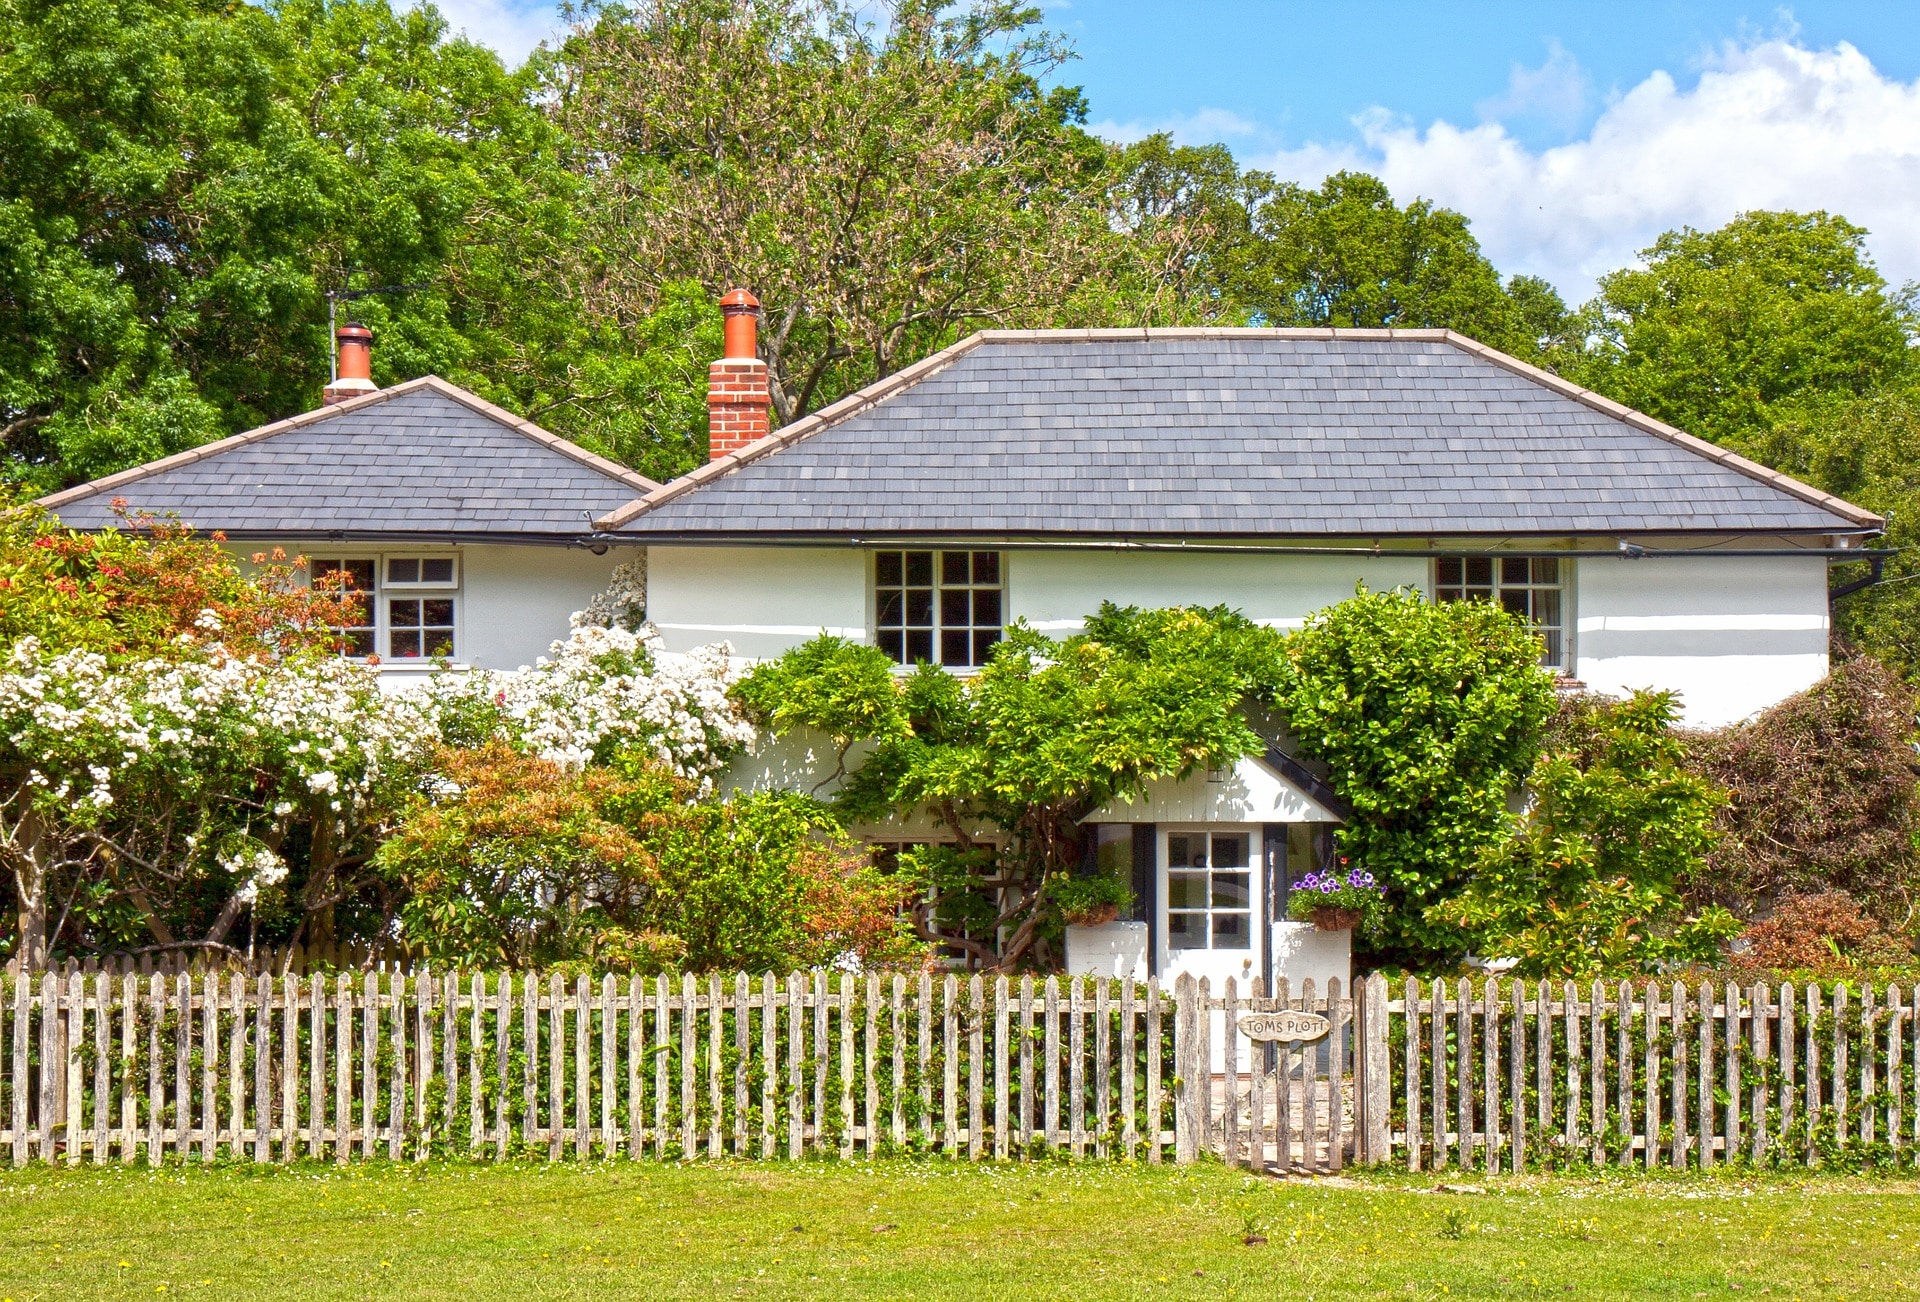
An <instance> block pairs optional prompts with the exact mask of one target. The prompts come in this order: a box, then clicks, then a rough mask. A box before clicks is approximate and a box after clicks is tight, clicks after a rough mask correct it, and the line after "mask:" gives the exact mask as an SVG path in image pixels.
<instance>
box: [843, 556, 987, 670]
mask: <svg viewBox="0 0 1920 1302" xmlns="http://www.w3.org/2000/svg"><path fill="white" fill-rule="evenodd" d="M873 596H874V636H875V639H876V640H877V642H878V644H879V647H880V649H881V650H882V651H885V652H886V653H887V654H888V655H889V656H891V657H893V659H894V661H895V662H896V663H898V664H903V665H911V664H918V663H920V662H921V661H923V660H924V661H928V662H929V663H932V664H938V665H948V666H953V667H956V668H972V667H974V666H977V665H983V664H985V663H986V662H987V655H988V653H989V652H990V651H991V650H992V648H993V644H994V643H996V642H998V641H999V640H1000V636H1001V633H1002V632H1003V630H1004V629H1005V623H1004V620H1003V611H1002V601H1001V597H1002V587H1001V579H1000V553H999V552H937V551H925V552H905V551H902V552H876V553H875V554H874V558H873Z"/></svg>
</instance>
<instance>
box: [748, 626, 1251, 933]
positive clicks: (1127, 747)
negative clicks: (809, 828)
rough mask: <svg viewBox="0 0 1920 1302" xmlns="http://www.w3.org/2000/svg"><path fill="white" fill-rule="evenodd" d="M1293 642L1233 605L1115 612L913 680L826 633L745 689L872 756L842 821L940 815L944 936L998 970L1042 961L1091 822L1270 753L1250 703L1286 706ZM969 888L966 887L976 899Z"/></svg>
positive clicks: (753, 676)
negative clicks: (971, 666) (1115, 806)
mask: <svg viewBox="0 0 1920 1302" xmlns="http://www.w3.org/2000/svg"><path fill="white" fill-rule="evenodd" d="M1279 647H1280V635H1279V634H1277V633H1275V632H1274V631H1273V630H1271V629H1267V628H1263V627H1261V626H1259V625H1256V624H1253V623H1252V622H1250V621H1248V620H1246V619H1245V618H1243V617H1241V616H1239V615H1236V614H1233V613H1232V612H1230V611H1227V610H1224V609H1210V610H1186V609H1179V608H1175V609H1169V610H1149V611H1143V610H1139V609H1135V608H1132V607H1115V606H1112V605H1106V606H1103V607H1102V608H1101V609H1100V611H1099V612H1098V613H1097V614H1096V615H1094V616H1093V617H1092V618H1090V619H1089V620H1088V621H1087V624H1086V629H1085V631H1084V632H1081V633H1077V634H1075V635H1073V636H1071V637H1068V638H1065V639H1061V640H1058V641H1056V640H1053V639H1050V638H1046V637H1042V636H1041V635H1039V634H1037V633H1034V632H1032V631H1031V630H1028V629H1025V628H1015V629H1014V630H1012V631H1011V632H1010V633H1009V635H1008V638H1007V640H1006V641H1005V642H1003V643H1002V644H1000V645H999V646H998V647H996V648H995V649H994V653H993V657H992V659H991V660H990V662H989V663H988V664H987V665H986V667H985V668H984V669H982V670H981V672H980V674H979V675H978V676H977V677H974V678H971V679H964V680H963V679H959V678H956V677H954V676H953V675H951V674H949V673H947V672H946V671H944V670H941V669H938V668H935V667H932V666H927V665H923V666H921V667H920V669H919V670H918V671H917V672H915V673H913V674H912V675H910V676H908V677H907V678H906V679H905V680H904V681H902V680H899V679H897V678H896V677H895V676H894V674H893V673H892V663H891V661H889V660H888V659H887V657H886V656H885V655H884V654H883V653H882V652H880V651H879V650H877V649H875V648H872V647H861V646H855V645H853V644H851V643H848V642H845V641H842V640H840V639H837V638H831V637H824V636H823V637H821V638H818V639H815V640H814V641H813V642H811V643H808V644H807V645H805V646H803V647H800V648H796V649H795V650H794V651H791V652H789V653H787V655H785V656H783V657H782V658H781V659H779V660H775V661H769V662H767V663H765V664H762V665H760V666H758V667H757V668H756V669H754V670H753V672H752V673H750V674H749V675H748V676H747V678H746V679H745V680H744V681H743V682H742V684H741V685H740V687H739V688H738V689H737V695H738V697H739V699H740V700H741V702H742V704H743V706H745V707H746V708H747V709H748V710H749V711H750V712H751V713H753V714H754V715H755V716H756V717H757V718H759V719H760V720H761V721H762V722H763V724H764V725H765V726H767V727H768V728H769V729H770V730H772V731H773V732H775V733H784V732H794V731H803V730H811V731H813V732H815V733H817V734H822V735H825V736H827V737H830V738H832V739H834V741H835V742H836V743H837V744H839V746H840V748H841V753H842V755H843V756H845V755H846V754H848V753H849V752H850V750H851V748H852V746H853V744H854V743H859V744H860V754H859V756H858V757H857V758H858V763H857V765H856V766H854V767H853V771H852V773H851V775H850V776H849V778H848V780H847V781H846V782H845V784H844V785H843V786H842V787H841V788H840V789H839V790H838V791H837V792H836V793H835V794H834V804H835V806H836V808H837V809H838V811H839V812H840V814H841V815H842V816H843V817H846V818H849V819H861V820H873V819H878V818H882V817H885V816H886V815H887V814H890V813H907V812H915V811H924V812H925V813H926V814H928V815H929V816H931V817H932V818H933V819H934V820H935V821H937V822H938V823H939V824H940V825H941V826H942V827H943V828H944V829H945V830H946V831H947V832H948V833H949V835H950V836H951V837H952V838H953V840H954V843H955V845H956V847H957V848H956V849H955V850H953V851H950V852H946V853H945V854H943V855H935V856H922V857H921V860H920V865H919V866H920V867H922V868H923V869H924V870H927V871H932V872H938V873H942V874H945V875H944V876H942V877H941V878H940V879H939V880H937V881H936V882H935V883H934V884H935V885H936V886H938V887H940V888H941V889H940V894H941V897H942V899H943V901H944V904H943V907H944V909H945V910H946V916H945V917H944V918H943V920H942V921H943V922H944V924H945V925H944V926H943V927H942V928H941V929H939V930H938V931H937V933H936V931H935V929H934V928H933V927H931V926H930V925H928V923H929V920H928V918H927V916H926V910H925V909H924V908H923V910H922V917H921V921H922V924H923V926H925V927H926V929H927V935H928V938H929V939H935V938H937V939H939V940H941V941H942V942H943V943H946V944H949V945H953V946H955V947H957V948H959V949H962V950H963V951H965V952H967V953H968V954H969V955H970V956H971V957H972V959H973V961H975V962H978V963H980V964H982V965H985V966H996V967H1007V966H1013V965H1015V964H1018V963H1021V962H1023V961H1028V959H1029V956H1030V954H1031V953H1032V952H1034V951H1035V948H1036V946H1037V945H1039V944H1040V942H1041V941H1042V940H1043V938H1044V937H1045V936H1046V935H1047V934H1048V933H1049V932H1050V931H1051V930H1052V929H1053V928H1055V927H1057V926H1058V924H1059V920H1060V911H1061V905H1062V900H1063V897H1064V898H1065V899H1067V900H1069V901H1077V902H1079V903H1087V902H1089V901H1087V900H1086V899H1085V898H1084V897H1085V895H1086V892H1085V890H1084V889H1083V888H1080V887H1077V886H1075V885H1074V884H1073V883H1074V882H1075V880H1076V873H1077V872H1078V871H1079V869H1080V868H1081V865H1082V863H1083V862H1084V829H1083V828H1082V826H1081V823H1080V820H1081V819H1083V818H1084V817H1085V816H1086V815H1088V814H1090V813H1092V812H1093V811H1094V810H1096V809H1098V808H1100V807H1101V806H1102V805H1104V804H1106V803H1107V802H1109V801H1111V800H1115V799H1119V798H1123V797H1130V796H1134V795H1138V794H1139V793H1140V792H1141V791H1142V790H1143V789H1144V787H1145V784H1146V783H1147V782H1148V781H1149V780H1150V779H1153V778H1156V777H1162V776H1170V777H1183V776H1185V775H1187V774H1188V773H1190V772H1192V771H1193V770H1194V769H1195V768H1197V767H1199V766H1201V765H1203V764H1206V765H1222V764H1228V763H1231V762H1232V761H1234V760H1235V759H1237V758H1239V757H1240V756H1242V755H1248V754H1255V753H1258V752H1259V751H1260V750H1262V749H1263V748H1264V747H1265V744H1266V743H1265V741H1264V740H1263V739H1262V738H1261V737H1260V735H1259V734H1258V733H1257V732H1255V731H1254V729H1253V727H1252V726H1251V724H1250V723H1249V722H1248V720H1247V717H1246V715H1245V714H1244V713H1243V706H1244V705H1246V704H1247V703H1249V702H1254V703H1259V702H1263V701H1264V702H1271V700H1272V699H1273V693H1274V691H1275V689H1276V687H1277V684H1278V683H1279V681H1280V676H1281V673H1282V666H1281V660H1280V650H1279ZM958 897H965V898H964V899H962V898H958Z"/></svg>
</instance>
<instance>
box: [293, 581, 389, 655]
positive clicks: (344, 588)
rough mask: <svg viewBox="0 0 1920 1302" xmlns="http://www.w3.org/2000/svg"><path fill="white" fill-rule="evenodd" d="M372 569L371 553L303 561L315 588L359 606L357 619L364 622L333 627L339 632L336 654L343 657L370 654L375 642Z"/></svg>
mask: <svg viewBox="0 0 1920 1302" xmlns="http://www.w3.org/2000/svg"><path fill="white" fill-rule="evenodd" d="M376 568H377V563H376V562H375V561H374V559H373V558H372V557H371V556H361V557H344V558H343V557H329V558H325V559H313V560H309V561H308V562H307V573H308V575H309V576H311V577H310V580H309V581H310V582H311V583H312V584H313V585H314V586H315V587H324V588H327V589H329V590H331V591H334V592H337V593H338V594H339V595H340V596H342V597H352V598H354V599H355V600H356V602H357V603H358V605H359V609H360V618H361V619H362V620H363V621H365V622H363V623H359V624H349V625H345V626H342V627H337V628H335V629H334V632H336V633H338V634H339V635H340V654H341V655H343V656H359V657H361V658H363V659H364V658H365V657H367V656H370V655H372V654H373V652H374V647H375V646H376V645H377V644H378V643H377V640H376V639H377V636H378V630H377V629H376V627H375V625H374V620H375V619H376V617H377V609H376V606H375V601H374V591H373V576H374V571H375V569H376Z"/></svg>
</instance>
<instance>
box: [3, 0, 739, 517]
mask: <svg viewBox="0 0 1920 1302" xmlns="http://www.w3.org/2000/svg"><path fill="white" fill-rule="evenodd" d="M0 27H4V29H5V30H6V31H7V33H8V40H7V41H6V43H5V44H4V45H0V465H4V467H5V471H4V473H6V474H8V475H9V476H17V477H22V478H25V479H27V480H28V481H29V482H31V483H32V484H33V485H34V486H36V487H37V488H39V489H43V490H44V489H46V488H52V487H58V486H60V485H62V484H66V483H73V482H77V481H79V480H82V479H86V478H91V477H94V476H97V475H100V474H104V473H108V472H110V471H113V470H117V469H120V468H122V467H125V466H128V465H131V464H134V463H137V462H140V461H144V460H148V459H150V458H153V457H157V456H161V455H165V454H167V453H171V452H176V451H179V450H181V449H183V448H186V447H191V446H193V445H195V444H198V443H202V442H205V441H207V440H209V439H212V438H216V437H219V436H221V435H225V434H229V433H232V432H235V431H236V430H240V429H244V428H248V427H250V426H254V425H258V424H261V423H264V422H266V421H268V420H273V419H277V418H280V417H283V416H288V415H291V414H293V413H296V412H300V411H305V410H307V409H309V408H312V407H314V406H315V405H317V402H318V399H319V394H320V388H321V386H322V385H323V384H324V382H325V379H326V375H327V367H328V358H329V356H330V354H331V352H332V349H333V342H332V341H331V340H330V339H328V338H327V335H326V322H327V304H326V301H325V298H324V295H325V294H326V293H327V292H328V291H330V290H337V289H347V288H366V287H379V286H387V287H392V286H408V287H412V288H410V289H409V290H408V292H406V293H403V294H392V295H389V294H381V295H374V296H369V297H365V298H361V299H358V300H356V301H355V302H353V303H352V304H351V306H350V308H349V310H350V312H351V313H352V314H353V315H355V316H357V317H359V318H360V319H362V320H364V321H365V322H366V323H367V324H369V325H371V326H372V327H373V328H374V331H375V334H376V336H377V337H378V341H379V342H378V346H377V347H376V349H375V352H374V368H375V378H376V379H377V380H378V381H380V382H381V383H383V384H387V383H393V382H395V381H397V380H404V379H409V378H412V377H415V376H418V375H424V374H427V373H429V372H435V373H438V374H440V375H443V376H446V377H447V378H449V379H452V380H454V381H455V382H456V383H460V384H463V385H466V386H467V387H469V388H472V389H474V390H476V391H477V392H479V393H481V394H482V395H483V396H486V397H488V398H491V399H494V400H496V401H499V402H501V403H503V404H504V405H506V406H508V407H512V408H515V409H517V410H519V411H522V412H524V413H525V414H527V415H528V416H529V417H531V418H533V419H536V420H541V421H543V422H545V423H547V424H549V425H551V426H553V427H554V428H555V429H556V430H557V431H558V432H561V433H563V434H571V433H575V432H578V433H579V434H580V435H581V436H582V438H583V440H584V441H587V442H589V443H591V444H592V445H593V446H595V447H598V448H600V449H601V450H604V451H608V452H609V453H611V454H613V455H617V456H620V457H622V458H623V459H626V460H629V461H631V462H633V463H635V464H639V465H641V466H643V467H645V468H647V469H649V470H651V471H653V472H654V473H657V474H671V473H676V472H677V471H679V470H682V469H685V468H687V467H688V466H690V465H691V464H693V461H694V459H695V450H694V449H693V448H692V447H691V446H690V442H691V437H690V436H691V433H692V431H690V429H689V428H688V426H689V421H688V419H687V417H686V412H685V408H686V407H687V406H688V405H689V403H690V402H697V401H698V400H699V397H700V394H699V393H698V392H692V393H691V394H690V395H689V394H688V391H687V389H686V386H685V381H686V380H687V379H688V378H690V377H691V376H692V375H693V374H695V372H696V368H694V367H693V366H691V365H690V364H689V362H688V359H687V358H686V356H685V354H686V353H687V352H689V351H692V352H698V353H700V354H701V356H700V358H699V367H698V368H697V371H698V373H699V374H704V365H705V360H706V356H705V354H706V353H707V352H708V351H709V349H708V341H709V336H711V337H712V338H714V339H717V331H718V326H717V323H715V324H713V325H712V326H711V327H709V326H707V324H706V323H705V321H704V320H702V321H698V322H690V321H688V319H687V315H688V314H687V312H686V308H685V299H686V294H685V291H684V288H682V289H680V290H678V291H672V292H669V293H667V294H666V295H665V296H664V300H663V301H664V302H665V305H666V308H667V312H666V314H665V316H664V317H663V318H662V319H661V320H660V321H657V322H654V321H640V322H637V323H634V324H633V328H632V329H630V330H609V329H608V328H607V327H606V326H605V325H604V324H603V323H595V322H592V321H589V320H587V319H586V318H585V317H584V316H583V315H582V314H581V312H580V311H579V309H578V306H577V304H578V301H579V298H580V291H581V286H580V285H579V284H578V283H577V282H576V281H574V280H573V279H570V273H571V270H572V261H571V259H572V256H573V254H572V251H573V250H575V249H577V248H578V247H579V245H580V243H581V239H582V235H581V231H580V228H579V225H578V222H577V213H576V206H577V205H576V195H575V190H576V184H575V182H574V180H573V178H572V177H571V175H570V174H569V173H568V171H567V170H566V168H565V167H564V165H563V164H564V156H563V155H564V145H565V142H564V139H563V137H561V135H560V134H559V133H558V132H557V131H556V130H555V128H554V127H553V126H552V124H551V123H550V121H549V119H548V117H547V115H546V113H545V111H544V107H543V105H542V104H541V102H540V95H539V91H538V81H537V71H536V70H535V69H533V68H531V67H529V68H527V69H523V70H522V71H520V72H514V73H509V72H507V71H506V70H505V69H504V68H502V67H501V65H500V61H499V59H498V58H497V56H495V55H494V54H493V53H492V52H491V51H488V50H486V49H484V48H482V47H480V46H477V45H475V44H473V43H471V42H468V41H465V40H461V39H450V38H449V36H448V34H447V27H446V23H445V22H444V21H443V20H442V19H441V18H440V17H439V15H438V14H437V13H436V12H435V11H434V10H432V9H431V8H430V7H429V8H417V9H410V10H407V11H404V12H395V11H394V10H393V9H392V8H390V7H389V6H388V4H387V3H386V0H278V2H277V3H274V4H271V5H269V6H266V7H256V6H253V5H238V6H235V5H226V4H216V3H212V0H99V2H98V3H87V4H55V3H48V2H47V0H0ZM709 314H710V309H709ZM716 346H717V345H716ZM666 391H671V392H672V393H673V394H674V398H673V399H672V400H669V401H661V395H662V393H663V392H666Z"/></svg>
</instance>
